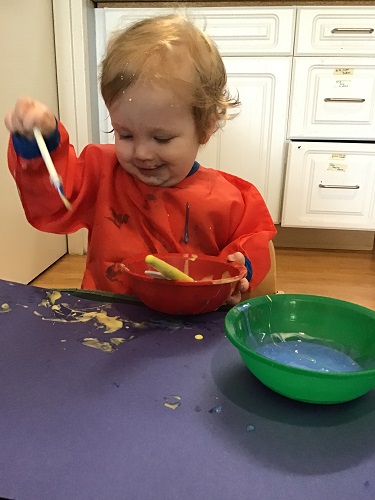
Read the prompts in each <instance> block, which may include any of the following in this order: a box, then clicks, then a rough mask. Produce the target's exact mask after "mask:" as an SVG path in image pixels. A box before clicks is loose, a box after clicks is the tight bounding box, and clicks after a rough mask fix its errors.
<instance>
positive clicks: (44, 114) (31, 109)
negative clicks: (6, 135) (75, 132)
mask: <svg viewBox="0 0 375 500" xmlns="http://www.w3.org/2000/svg"><path fill="white" fill-rule="evenodd" d="M4 123H5V126H6V127H7V129H8V130H9V131H10V132H11V133H15V132H17V133H19V134H21V135H25V136H27V137H32V136H33V128H34V127H38V128H39V129H40V131H41V132H42V134H43V135H44V136H46V135H49V134H50V133H52V132H53V131H54V130H55V127H56V122H55V116H54V114H53V113H52V112H51V111H50V110H49V108H48V107H47V106H45V105H44V104H42V103H40V102H38V101H35V100H33V99H30V98H27V97H24V98H21V99H18V101H17V102H16V104H15V106H14V108H13V109H12V110H11V111H9V113H8V114H7V115H6V116H5V119H4Z"/></svg>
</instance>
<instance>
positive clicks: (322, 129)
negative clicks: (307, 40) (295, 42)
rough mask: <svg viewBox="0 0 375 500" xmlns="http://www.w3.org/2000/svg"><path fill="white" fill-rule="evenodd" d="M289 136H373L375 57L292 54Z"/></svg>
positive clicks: (328, 137)
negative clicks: (293, 55)
mask: <svg viewBox="0 0 375 500" xmlns="http://www.w3.org/2000/svg"><path fill="white" fill-rule="evenodd" d="M288 135H289V138H290V139H296V138H297V139H303V138H307V139H323V140H327V139H334V140H346V139H351V140H355V139H357V140H373V139H374V137H375V60H374V58H367V57H366V58H364V57H362V58H360V57H356V58H354V57H296V58H295V60H294V65H293V77H292V90H291V110H290V122H289V134H288Z"/></svg>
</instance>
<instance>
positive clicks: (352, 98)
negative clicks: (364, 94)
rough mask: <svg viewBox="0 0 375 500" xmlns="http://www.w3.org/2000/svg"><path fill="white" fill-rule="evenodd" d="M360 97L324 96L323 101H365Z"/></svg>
mask: <svg viewBox="0 0 375 500" xmlns="http://www.w3.org/2000/svg"><path fill="white" fill-rule="evenodd" d="M365 100H366V99H362V98H361V97H325V98H324V102H365Z"/></svg>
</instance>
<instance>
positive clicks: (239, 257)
mask: <svg viewBox="0 0 375 500" xmlns="http://www.w3.org/2000/svg"><path fill="white" fill-rule="evenodd" d="M227 260H228V262H238V263H239V264H242V265H245V256H244V255H243V254H242V253H241V252H235V253H231V254H230V255H228V257H227Z"/></svg>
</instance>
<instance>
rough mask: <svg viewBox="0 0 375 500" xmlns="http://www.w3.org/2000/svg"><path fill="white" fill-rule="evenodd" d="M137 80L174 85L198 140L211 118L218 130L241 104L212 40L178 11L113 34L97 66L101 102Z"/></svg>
mask: <svg viewBox="0 0 375 500" xmlns="http://www.w3.org/2000/svg"><path fill="white" fill-rule="evenodd" d="M136 81H145V82H153V83H156V84H159V85H166V86H170V87H173V90H174V91H175V92H178V93H179V94H180V95H181V96H182V97H184V98H186V99H187V100H188V101H189V103H190V104H191V106H192V114H193V117H194V121H195V125H196V129H197V133H198V137H199V140H200V142H201V143H202V144H203V143H205V142H206V136H207V130H208V129H209V128H210V126H211V128H212V121H213V120H214V124H215V127H214V129H215V130H217V129H218V128H219V127H221V126H222V125H223V124H224V123H225V121H226V120H228V119H230V118H232V117H233V113H232V114H230V113H229V111H230V110H231V109H232V108H236V107H237V106H239V104H240V101H239V100H238V96H237V97H231V95H230V93H229V91H228V89H227V75H226V71H225V67H224V63H223V61H222V59H221V56H220V54H219V51H218V49H217V47H216V45H215V44H214V42H213V41H212V40H211V39H210V38H209V37H208V36H207V35H206V33H204V32H203V31H202V30H200V29H199V28H197V27H196V26H194V24H193V23H192V22H191V21H190V20H189V19H187V18H186V17H184V16H182V15H179V14H170V15H165V16H157V17H151V18H148V19H144V20H142V21H139V22H136V23H134V24H133V25H131V26H130V27H128V28H126V29H122V30H120V31H118V32H115V33H114V34H113V35H112V37H111V39H110V40H109V42H108V45H107V50H106V54H105V56H104V58H103V60H102V63H101V71H100V88H101V93H102V96H103V99H104V102H105V104H106V106H107V107H109V106H111V105H112V104H113V103H114V102H115V101H116V100H117V99H118V98H119V97H120V95H121V94H122V93H123V92H124V91H125V90H126V89H127V88H128V87H129V86H130V85H131V84H132V83H135V82H136Z"/></svg>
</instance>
